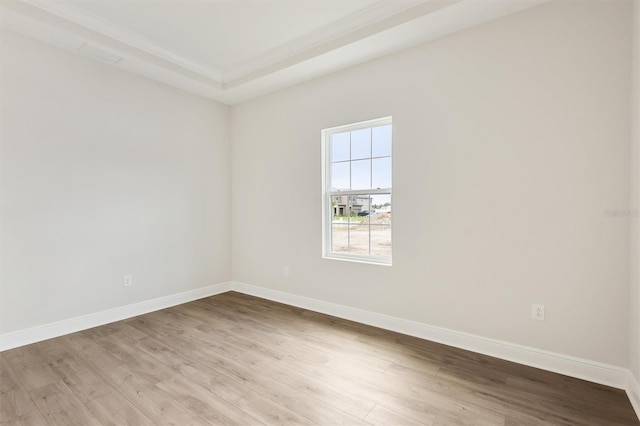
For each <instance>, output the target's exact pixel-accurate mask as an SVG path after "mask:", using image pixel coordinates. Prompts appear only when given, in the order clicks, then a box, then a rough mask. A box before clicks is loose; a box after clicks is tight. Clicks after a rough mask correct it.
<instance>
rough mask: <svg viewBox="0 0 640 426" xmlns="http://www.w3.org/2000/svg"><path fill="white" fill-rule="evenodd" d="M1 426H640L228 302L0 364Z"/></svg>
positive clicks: (379, 339) (387, 336)
mask: <svg viewBox="0 0 640 426" xmlns="http://www.w3.org/2000/svg"><path fill="white" fill-rule="evenodd" d="M0 398H1V399H0V404H1V405H0V419H1V424H2V425H5V424H25V425H27V424H28V425H45V424H55V425H65V426H68V425H150V424H158V425H170V424H171V425H180V426H184V425H226V424H237V425H260V424H268V425H279V424H292V425H306V424H320V425H418V424H422V425H492V426H495V425H505V426H512V425H525V426H527V425H569V424H570V425H596V426H611V425H640V421H638V418H637V417H636V416H635V414H634V412H633V409H632V407H631V404H630V403H629V400H628V399H627V397H626V395H625V393H624V392H623V391H621V390H617V389H612V388H609V387H606V386H601V385H597V384H593V383H590V382H585V381H582V380H577V379H572V378H569V377H566V376H561V375H558V374H553V373H549V372H546V371H542V370H537V369H534V368H530V367H525V366H522V365H518V364H514V363H510V362H507V361H502V360H499V359H495V358H491V357H488V356H484V355H479V354H476V353H473V352H469V351H465V350H461V349H456V348H452V347H448V346H445V345H441V344H437V343H433V342H428V341H424V340H421V339H418V338H414V337H409V336H405V335H401V334H398V333H393V332H389V331H385V330H380V329H377V328H374V327H369V326H365V325H361V324H357V323H353V322H349V321H345V320H341V319H337V318H333V317H329V316H326V315H322V314H318V313H314V312H310V311H306V310H302V309H298V308H294V307H290V306H286V305H282V304H278V303H274V302H270V301H266V300H263V299H258V298H255V297H250V296H247V295H243V294H239V293H234V292H230V293H225V294H221V295H218V296H213V297H209V298H205V299H201V300H198V301H195V302H191V303H187V304H184V305H180V306H176V307H173V308H170V309H165V310H162V311H158V312H154V313H151V314H147V315H142V316H139V317H135V318H131V319H129V320H125V321H120V322H117V323H113V324H109V325H105V326H102V327H97V328H93V329H90V330H86V331H82V332H78V333H74V334H70V335H67V336H63V337H59V338H56V339H51V340H48V341H44V342H40V343H36V344H33V345H29V346H24V347H21V348H17V349H12V350H9V351H5V352H2V353H0Z"/></svg>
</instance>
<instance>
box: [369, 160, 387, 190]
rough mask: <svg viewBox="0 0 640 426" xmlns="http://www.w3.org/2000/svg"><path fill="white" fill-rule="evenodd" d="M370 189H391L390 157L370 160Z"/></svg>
mask: <svg viewBox="0 0 640 426" xmlns="http://www.w3.org/2000/svg"><path fill="white" fill-rule="evenodd" d="M372 161H373V163H372V171H371V187H372V188H377V189H379V188H391V157H384V158H376V159H374V160H372Z"/></svg>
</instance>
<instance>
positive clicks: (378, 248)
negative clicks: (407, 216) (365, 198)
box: [368, 194, 391, 257]
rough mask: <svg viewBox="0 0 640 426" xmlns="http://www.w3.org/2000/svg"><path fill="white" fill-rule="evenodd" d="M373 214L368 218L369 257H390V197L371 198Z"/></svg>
mask: <svg viewBox="0 0 640 426" xmlns="http://www.w3.org/2000/svg"><path fill="white" fill-rule="evenodd" d="M371 206H372V208H373V210H374V211H375V213H373V214H371V215H370V216H368V221H369V224H370V226H371V256H383V257H391V195H389V194H376V195H373V196H372V199H371Z"/></svg>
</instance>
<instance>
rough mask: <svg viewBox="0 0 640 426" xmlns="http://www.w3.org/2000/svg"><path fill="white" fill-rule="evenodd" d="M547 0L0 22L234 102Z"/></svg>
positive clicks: (320, 2) (55, 13)
mask: <svg viewBox="0 0 640 426" xmlns="http://www.w3.org/2000/svg"><path fill="white" fill-rule="evenodd" d="M547 1H549V0H0V17H1V18H2V19H1V24H2V27H3V28H5V29H9V30H12V31H16V32H19V33H21V34H24V35H27V36H30V37H33V38H36V39H39V40H42V41H45V42H47V43H50V44H53V45H56V46H59V47H62V48H65V49H68V50H71V51H74V52H77V53H78V54H82V55H86V56H89V57H92V58H94V59H98V60H102V61H103V62H107V63H109V64H111V65H113V66H115V67H118V68H121V69H124V70H128V71H131V72H134V73H136V74H140V75H143V76H145V77H148V78H152V79H154V80H158V81H161V82H164V83H166V84H170V85H173V86H176V87H179V88H181V89H184V90H188V91H190V92H193V93H196V94H199V95H202V96H206V97H209V98H211V99H215V100H218V101H221V102H224V103H227V104H234V103H238V102H242V101H244V100H247V99H250V98H252V97H255V96H259V95H261V94H264V93H269V92H271V91H274V90H278V89H280V88H283V87H287V86H290V85H293V84H296V83H299V82H301V81H305V80H308V79H311V78H314V77H317V76H320V75H323V74H326V73H328V72H332V71H335V70H338V69H341V68H345V67H348V66H352V65H354V64H357V63H360V62H363V61H367V60H370V59H373V58H375V57H379V56H382V55H385V54H389V53H392V52H394V51H397V50H400V49H404V48H407V47H410V46H413V45H416V44H419V43H423V42H425V41H428V40H432V39H434V38H437V37H441V36H443V35H446V34H449V33H452V32H454V31H458V30H461V29H464V28H468V27H470V26H473V25H477V24H479V23H482V22H486V21H488V20H491V19H495V18H498V17H501V16H505V15H507V14H510V13H514V12H517V11H519V10H523V9H526V8H529V7H532V6H536V5H539V4H541V3H545V2H547Z"/></svg>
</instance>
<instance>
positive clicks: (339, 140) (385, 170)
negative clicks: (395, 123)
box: [330, 125, 392, 204]
mask: <svg viewBox="0 0 640 426" xmlns="http://www.w3.org/2000/svg"><path fill="white" fill-rule="evenodd" d="M391 133H392V132H391V125H385V126H378V127H373V128H367V129H361V130H355V131H352V132H343V133H335V134H333V135H331V148H330V155H331V188H332V190H340V189H342V190H348V189H371V188H374V189H376V188H391ZM374 204H379V203H377V202H374Z"/></svg>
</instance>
